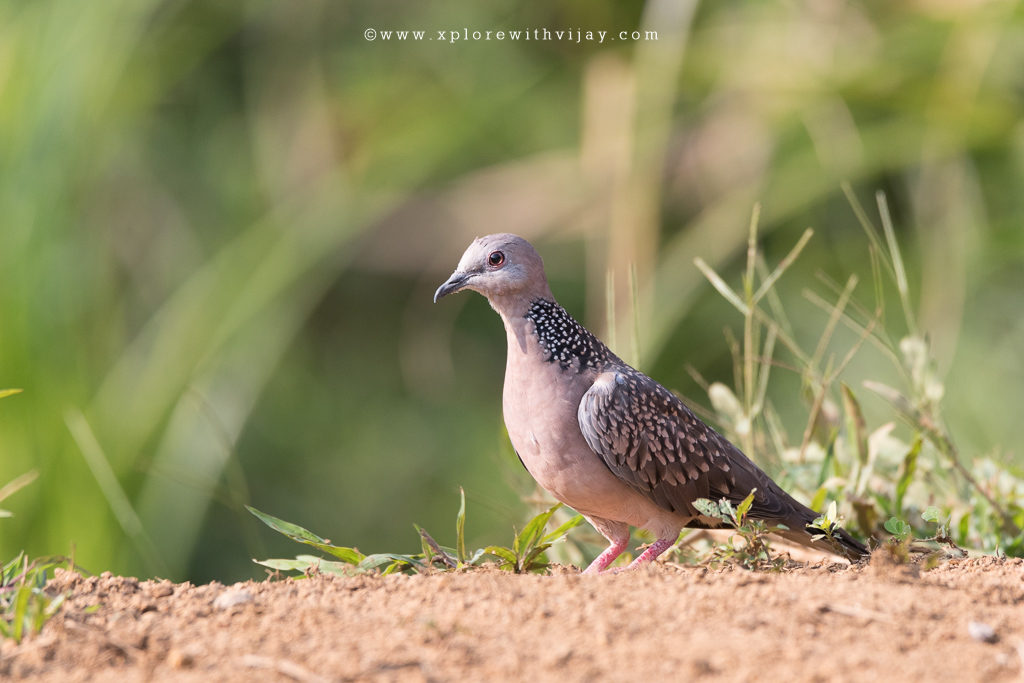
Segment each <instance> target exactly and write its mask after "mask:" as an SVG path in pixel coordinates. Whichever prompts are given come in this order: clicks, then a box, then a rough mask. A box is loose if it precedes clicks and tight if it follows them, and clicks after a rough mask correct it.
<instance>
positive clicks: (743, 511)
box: [736, 487, 757, 524]
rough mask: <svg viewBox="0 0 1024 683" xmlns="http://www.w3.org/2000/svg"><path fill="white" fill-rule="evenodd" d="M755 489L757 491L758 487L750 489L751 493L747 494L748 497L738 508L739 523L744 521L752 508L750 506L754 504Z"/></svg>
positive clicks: (737, 518) (737, 517) (737, 519)
mask: <svg viewBox="0 0 1024 683" xmlns="http://www.w3.org/2000/svg"><path fill="white" fill-rule="evenodd" d="M755 491H757V488H756V487H755V488H752V489H750V493H748V494H747V497H746V498H744V499H743V502H741V503H740V505H739V507H737V508H736V521H737V523H738V524H742V523H743V520H744V519H745V518H746V516H747V511H748V510H750V506H751V505H753V504H754V492H755Z"/></svg>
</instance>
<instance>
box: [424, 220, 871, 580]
mask: <svg viewBox="0 0 1024 683" xmlns="http://www.w3.org/2000/svg"><path fill="white" fill-rule="evenodd" d="M462 290H471V291H475V292H477V293H479V294H482V295H483V296H484V297H485V298H486V299H487V301H488V302H489V303H490V305H491V307H492V308H493V309H494V310H495V311H496V312H497V313H498V315H499V316H500V317H501V320H502V322H503V323H504V326H505V333H506V338H507V342H508V353H507V356H506V364H505V379H504V387H503V390H502V411H503V413H504V419H505V426H506V428H507V431H508V436H509V439H510V441H511V442H512V446H513V448H514V449H515V452H516V454H517V455H518V456H519V459H520V461H521V462H522V464H523V465H524V466H525V468H526V470H527V471H528V472H529V473H530V475H531V476H532V477H533V478H534V479H535V480H536V481H537V483H538V484H539V485H540V486H541V487H542V488H543V489H545V490H546V491H548V492H549V493H550V494H551V495H552V496H554V498H555V499H557V500H558V501H560V502H562V503H564V504H565V505H567V506H569V507H570V508H573V509H574V510H576V511H577V512H578V513H580V514H582V515H583V516H584V518H586V519H587V521H589V522H590V524H591V525H592V526H593V527H594V528H595V529H596V530H597V531H598V532H599V533H600V534H601V535H602V536H604V538H605V539H607V541H608V546H607V548H606V549H605V550H604V551H603V552H601V554H599V555H598V556H597V558H595V559H594V560H593V562H591V563H590V564H589V565H588V566H587V568H586V569H585V570H584V573H588V574H593V573H601V572H603V571H605V570H607V569H608V567H609V565H611V564H612V562H614V560H615V559H616V558H617V557H618V556H619V555H621V554H622V553H623V552H624V551H625V549H626V547H627V545H628V543H629V534H630V527H638V528H642V529H646V530H647V531H649V532H650V533H651V534H653V535H654V537H655V538H656V540H655V541H654V542H653V543H652V544H650V545H649V546H647V548H646V549H645V550H643V552H641V553H640V554H639V555H638V556H637V557H636V559H634V560H633V562H632V563H631V564H630V565H629V567H628V568H629V569H635V568H637V567H640V566H642V565H645V564H647V563H650V562H653V561H654V560H655V558H657V557H658V556H659V555H661V554H662V553H663V552H665V550H667V549H668V548H669V547H671V546H672V545H673V544H674V543H675V541H676V539H677V538H678V537H679V533H680V531H681V530H682V529H683V528H704V529H712V528H722V527H724V526H725V523H724V522H723V521H722V520H720V519H717V518H714V517H709V516H706V515H704V514H702V513H701V512H700V510H698V509H697V508H696V507H694V501H696V500H697V499H699V498H705V499H710V500H712V501H719V500H722V499H725V500H727V501H730V502H731V503H732V504H734V505H736V504H739V503H740V502H741V501H743V500H744V499H745V498H746V497H747V496H748V495H749V494H750V493H751V492H753V495H754V498H753V503H752V504H751V506H750V508H749V511H748V513H747V514H748V518H750V519H760V520H764V521H765V522H766V523H767V524H768V525H770V527H776V528H777V527H778V526H779V525H783V527H784V528H783V529H781V530H777V531H776V532H775V533H779V534H781V535H783V536H785V537H786V538H788V539H790V540H794V541H797V542H798V543H801V544H803V545H808V546H812V547H817V548H819V549H822V550H826V551H829V552H832V553H833V554H836V555H841V556H844V557H846V558H847V559H849V560H850V561H852V562H856V561H859V560H861V559H862V558H865V557H867V556H868V554H869V551H868V549H867V548H866V547H865V546H864V545H863V544H861V543H860V542H859V541H857V540H855V539H854V538H853V537H852V536H851V535H850V534H849V533H847V532H846V531H845V530H844V529H841V528H839V527H836V528H835V529H834V531H833V537H832V542H826V541H827V539H826V540H823V539H820V538H817V539H816V538H815V535H820V533H821V532H820V531H819V530H816V529H808V528H807V525H808V524H810V523H811V522H813V521H814V520H815V519H816V518H817V517H818V514H817V513H815V512H814V511H813V510H811V509H810V508H809V507H807V506H805V505H803V504H802V503H800V502H799V501H797V500H796V499H794V498H793V497H792V496H790V495H789V494H788V493H786V492H785V491H784V490H783V489H782V488H781V487H780V486H779V485H778V484H776V483H775V482H774V481H773V480H772V479H771V478H770V477H769V476H768V475H767V474H765V472H764V471H762V470H761V468H759V467H758V466H757V465H756V464H754V462H753V461H752V460H751V459H750V458H748V457H747V456H746V455H745V454H744V453H743V452H742V451H740V449H739V448H737V447H736V446H735V445H733V444H732V443H731V442H729V440H728V439H726V438H725V437H724V436H722V435H721V434H719V433H718V432H717V431H715V430H714V429H713V428H712V427H710V426H708V425H707V424H705V423H704V422H702V421H701V420H700V419H699V418H698V417H697V416H696V415H695V414H694V413H693V411H692V410H690V408H689V407H687V406H686V404H685V403H684V402H683V401H682V400H681V399H680V398H678V397H677V396H676V395H675V394H673V393H672V392H671V391H669V390H668V389H666V388H665V387H663V386H662V385H661V384H659V383H658V382H656V381H655V380H653V379H651V378H650V377H648V376H647V375H645V374H644V373H642V372H640V371H639V370H637V369H635V368H633V367H631V366H630V365H628V364H627V363H625V362H624V361H623V360H622V359H621V358H619V357H618V356H616V355H615V354H614V353H612V351H611V350H610V349H609V348H608V347H607V346H606V345H605V344H604V343H603V342H601V340H599V339H598V338H597V337H596V336H595V335H594V334H593V333H591V332H590V331H589V330H587V329H586V328H585V327H584V326H583V325H581V324H580V323H579V322H577V321H576V319H575V318H573V317H572V315H570V314H569V313H568V312H567V311H566V310H565V309H564V308H563V307H562V306H561V305H559V304H558V302H557V301H556V300H555V297H554V295H553V294H552V292H551V287H550V286H549V284H548V280H547V276H546V274H545V272H544V263H543V260H542V259H541V256H540V254H538V253H537V251H536V249H534V247H533V245H531V244H530V243H529V242H528V241H527V240H525V239H523V238H522V237H519V236H518V235H513V234H509V233H500V234H494V235H487V236H485V237H478V238H476V239H475V240H474V241H473V242H472V243H471V244H470V245H469V247H468V248H467V249H466V251H465V253H464V254H463V255H462V258H461V259H460V260H459V263H458V266H457V267H456V269H455V271H454V272H453V273H452V275H451V277H449V278H448V279H447V280H446V281H445V282H444V283H443V284H442V285H441V286H440V287H438V288H437V291H436V292H435V293H434V303H437V302H438V301H439V300H440V299H441V298H442V297H445V296H447V295H449V294H454V293H456V292H460V291H462Z"/></svg>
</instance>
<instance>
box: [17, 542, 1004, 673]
mask: <svg viewBox="0 0 1024 683" xmlns="http://www.w3.org/2000/svg"><path fill="white" fill-rule="evenodd" d="M50 588H52V589H53V590H54V591H68V592H69V599H68V602H67V605H66V606H65V608H64V609H63V611H62V612H61V613H60V614H59V615H58V616H57V617H55V618H54V619H53V620H52V621H51V622H50V623H49V624H47V626H46V627H45V628H44V629H43V632H42V633H41V634H40V635H38V636H35V637H33V638H31V639H29V640H27V641H26V642H23V643H22V644H20V645H15V644H14V643H13V642H9V641H8V642H5V643H3V644H2V646H0V678H7V677H10V678H33V679H38V680H53V681H58V680H59V681H82V680H118V681H121V680H148V679H158V680H173V681H236V680H246V681H249V680H282V679H294V680H298V681H321V680H323V681H347V680H386V681H392V680H394V681H423V680H439V681H440V680H485V679H487V680H553V679H558V680H561V681H576V680H580V681H584V680H587V681H589V680H594V679H598V678H603V679H609V680H644V679H655V680H657V679H664V678H670V677H671V678H672V679H684V680H687V679H695V678H707V679H709V680H713V679H729V680H740V679H747V680H865V681H866V680H871V681H874V680H879V679H881V680H986V681H1000V680H1013V679H1016V678H1018V677H1020V676H1021V675H1022V670H1024V668H1022V658H1024V562H1022V561H1021V560H1019V559H1015V560H997V559H995V558H974V559H967V560H952V561H949V562H947V563H945V564H943V565H942V566H940V567H938V568H936V569H933V570H931V571H921V570H919V569H918V568H917V567H915V566H910V567H908V566H895V565H891V564H888V563H886V562H883V561H880V560H879V559H878V558H877V557H876V558H875V560H873V562H872V563H871V564H870V565H868V566H860V567H846V566H843V565H829V564H824V563H819V564H816V565H810V566H805V567H803V568H799V569H794V570H791V571H786V572H784V573H780V574H766V573H753V572H748V571H743V570H738V569H735V570H722V571H708V570H706V569H703V568H694V567H678V566H674V565H660V566H655V567H651V568H650V569H649V570H646V571H640V572H635V573H622V574H616V575H602V576H581V575H580V574H578V573H576V572H575V570H570V569H564V570H559V571H558V572H557V573H555V575H553V576H515V575H511V574H508V573H504V572H501V571H498V570H496V569H483V570H476V571H471V572H468V573H464V574H456V573H446V574H434V575H428V576H389V577H384V578H381V577H377V576H360V577H354V578H336V577H328V576H317V577H314V578H311V579H308V580H298V581H293V580H288V581H274V582H263V583H256V582H248V583H241V584H236V585H234V586H230V587H228V586H223V585H220V584H217V583H213V584H209V585H204V586H193V585H191V584H187V583H185V584H172V583H170V582H167V581H140V580H138V579H134V578H126V577H120V576H110V575H103V576H100V577H90V578H81V577H79V576H77V575H75V574H71V573H68V572H62V573H61V574H60V575H59V576H58V577H57V578H56V579H55V580H54V581H52V582H51V584H50ZM986 629H987V630H986Z"/></svg>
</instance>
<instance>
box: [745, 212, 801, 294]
mask: <svg viewBox="0 0 1024 683" xmlns="http://www.w3.org/2000/svg"><path fill="white" fill-rule="evenodd" d="M813 236H814V230H813V229H811V228H807V229H806V230H804V234H803V235H801V236H800V239H799V240H797V243H796V246H794V247H793V248H792V249H790V250H789V253H788V254H786V257H785V258H783V259H782V260H781V261H779V265H777V266H775V270H773V271H772V272H771V273H770V274H769V275H768V277H767V278H765V279H764V281H763V282H762V283H761V286H760V287H758V288H757V291H756V292H755V293H754V303H755V304H756V303H757V302H758V301H760V300H761V299H763V298H764V296H765V295H766V294H768V292H769V291H770V290H771V289H772V287H774V286H775V283H776V282H777V281H778V280H779V278H780V277H782V275H783V273H785V272H786V270H787V269H788V268H789V267H790V266H791V265H793V262H794V261H796V259H797V257H798V256H800V252H802V251H803V250H804V247H806V246H807V243H808V242H810V241H811V237H813Z"/></svg>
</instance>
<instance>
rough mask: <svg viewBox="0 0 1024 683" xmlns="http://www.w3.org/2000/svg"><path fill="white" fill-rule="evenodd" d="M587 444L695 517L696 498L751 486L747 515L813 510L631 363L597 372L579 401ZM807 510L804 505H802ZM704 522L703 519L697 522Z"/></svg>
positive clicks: (630, 480)
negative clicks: (596, 376) (798, 500)
mask: <svg viewBox="0 0 1024 683" xmlns="http://www.w3.org/2000/svg"><path fill="white" fill-rule="evenodd" d="M578 418H579V423H580V429H581V430H582V432H583V437H584V438H585V439H586V441H587V444H588V445H589V446H590V448H591V449H593V451H594V452H595V453H597V455H599V456H600V457H601V459H602V460H603V461H604V463H605V464H606V465H607V466H608V469H610V470H611V471H612V472H613V473H614V474H615V475H616V476H618V477H619V478H620V479H622V480H623V481H624V482H626V483H627V484H629V485H630V486H632V487H633V488H634V489H636V490H637V491H639V492H641V493H643V494H644V495H646V496H648V497H649V498H650V499H651V500H653V501H654V502H655V503H657V504H658V505H659V506H660V507H662V508H664V509H666V510H670V511H672V512H676V513H678V514H680V515H684V516H689V517H693V518H695V520H696V521H697V524H694V525H705V524H706V522H707V521H708V520H699V519H698V518H699V515H700V513H699V512H698V511H697V510H696V509H695V508H694V507H693V501H694V500H696V499H697V498H710V499H712V500H719V499H721V498H725V499H726V500H729V501H731V502H733V503H739V502H740V501H742V500H743V499H744V498H745V497H746V496H747V495H748V494H749V493H750V491H751V490H753V489H757V491H756V492H755V494H754V502H753V505H752V506H751V508H750V512H749V514H750V516H751V517H753V518H757V519H768V520H778V521H783V520H785V521H787V522H788V521H790V520H791V519H792V518H793V516H794V513H795V512H797V511H799V512H800V514H799V515H798V517H799V518H800V521H810V520H803V518H804V517H806V516H807V514H810V515H812V516H811V519H813V513H812V512H811V511H810V510H808V509H807V508H805V507H804V506H803V505H801V504H800V503H798V502H797V501H796V500H794V499H793V498H791V497H790V496H789V494H787V493H786V492H785V491H783V490H782V489H781V488H779V486H778V485H777V484H775V482H773V481H772V480H771V479H770V478H769V477H768V475H766V474H765V473H764V472H762V471H761V470H760V469H759V468H758V467H757V466H756V465H755V464H754V463H753V462H751V461H750V459H749V458H747V456H745V455H744V454H743V453H742V452H741V451H740V450H739V449H738V448H736V447H735V446H733V445H732V444H731V443H730V442H729V441H728V440H727V439H726V438H725V437H723V436H722V435H720V434H719V433H718V432H716V431H715V430H714V429H712V428H711V427H709V426H707V425H706V424H704V423H703V422H701V420H700V419H699V418H697V416H696V415H694V414H693V412H692V411H690V409H689V408H687V407H686V405H685V404H684V403H683V402H682V401H680V400H679V399H678V398H677V397H676V396H675V395H674V394H672V393H671V392H670V391H668V390H667V389H665V388H664V387H662V386H661V385H660V384H658V383H657V382H655V381H654V380H653V379H651V378H650V377H647V376H646V375H644V374H642V373H640V372H637V371H636V370H633V369H632V368H628V369H623V370H617V371H609V372H605V373H603V374H602V375H600V376H599V377H598V379H597V381H596V382H595V383H594V385H593V386H592V387H591V388H590V389H589V390H588V391H587V392H586V393H585V394H584V396H583V399H582V401H581V402H580V406H579V411H578ZM804 511H806V512H804ZM702 521H703V522H704V523H705V524H701V522H702Z"/></svg>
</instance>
